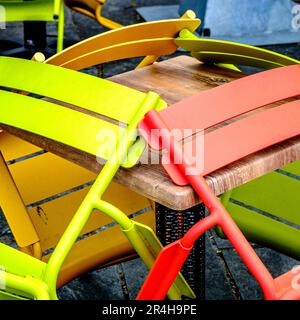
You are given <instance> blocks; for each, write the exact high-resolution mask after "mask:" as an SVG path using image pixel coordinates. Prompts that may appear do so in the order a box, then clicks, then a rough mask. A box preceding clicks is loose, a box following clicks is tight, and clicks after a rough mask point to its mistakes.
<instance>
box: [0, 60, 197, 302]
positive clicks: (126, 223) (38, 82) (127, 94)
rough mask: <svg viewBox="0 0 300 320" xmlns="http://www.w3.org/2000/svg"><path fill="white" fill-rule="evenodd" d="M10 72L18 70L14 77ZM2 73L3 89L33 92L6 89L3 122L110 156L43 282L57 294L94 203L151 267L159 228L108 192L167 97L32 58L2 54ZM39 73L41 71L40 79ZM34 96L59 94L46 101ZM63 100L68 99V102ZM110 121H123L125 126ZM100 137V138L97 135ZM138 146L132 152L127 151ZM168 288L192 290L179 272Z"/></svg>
mask: <svg viewBox="0 0 300 320" xmlns="http://www.w3.org/2000/svg"><path fill="white" fill-rule="evenodd" d="M12 70H15V71H14V74H13V75H12V73H13V72H12ZM0 74H1V76H0V86H1V87H2V88H3V89H9V90H11V89H14V90H18V92H20V91H21V92H23V91H26V92H29V93H32V94H34V96H29V95H22V94H19V93H16V92H11V91H5V90H3V89H2V90H0V99H1V101H2V102H3V103H2V105H3V108H2V109H1V113H0V118H1V120H0V121H1V123H2V124H4V125H5V124H6V125H9V126H13V127H16V128H19V129H23V130H25V131H29V132H31V133H35V134H38V135H41V136H43V137H44V138H48V139H52V140H55V141H57V142H60V143H62V144H65V145H68V146H71V147H73V148H75V149H79V150H81V151H84V152H87V153H89V154H91V155H95V156H98V157H100V158H102V159H106V160H107V162H106V164H105V166H104V168H103V169H102V170H101V172H100V174H99V176H98V178H97V179H96V181H95V183H94V184H93V186H92V187H91V189H90V191H89V193H88V195H87V196H86V198H85V199H84V200H83V202H82V204H81V205H80V208H79V209H78V211H77V213H76V214H75V215H74V217H73V219H72V221H71V222H70V224H69V226H68V228H67V230H66V231H65V233H64V234H63V236H62V238H61V240H60V241H59V243H58V244H57V246H56V248H55V250H54V252H53V253H52V255H51V257H50V260H49V262H48V263H47V265H46V267H45V273H44V274H43V279H42V280H43V281H44V282H45V283H46V284H47V285H48V288H49V294H50V296H51V298H55V297H56V281H57V277H58V274H59V270H60V269H61V266H62V264H63V262H64V260H65V258H66V256H67V255H68V253H69V252H70V250H71V248H72V246H73V244H74V243H75V241H76V239H77V238H78V236H79V234H80V232H81V231H82V229H83V227H84V226H85V224H86V222H87V220H88V219H89V217H90V215H91V213H92V212H93V210H94V209H97V210H99V211H100V212H103V213H105V214H107V215H108V216H110V217H111V218H112V219H114V220H115V221H116V222H117V223H118V224H119V225H120V226H121V228H122V231H123V232H124V234H125V235H126V236H127V238H128V239H129V241H130V242H131V244H132V246H133V247H134V248H135V249H136V251H137V253H138V254H139V255H140V256H141V258H142V259H143V260H144V262H145V264H146V265H147V266H148V267H149V268H150V266H151V265H152V264H153V262H154V260H155V257H156V255H157V254H158V252H159V251H160V250H161V244H160V242H159V241H158V239H157V237H156V236H155V234H154V232H153V231H152V230H151V229H150V228H148V227H147V226H144V225H142V224H139V223H137V222H135V221H132V220H130V219H129V218H128V217H127V216H126V215H125V214H124V213H123V212H121V211H120V210H119V209H117V208H116V207H114V206H113V205H111V204H109V203H108V202H106V201H104V200H103V199H102V196H103V194H104V192H105V191H106V189H107V187H108V186H109V184H110V183H111V181H112V179H113V177H114V175H115V174H116V172H117V170H118V169H119V167H120V166H121V165H124V166H126V167H128V166H132V165H134V164H135V163H136V161H137V160H138V158H139V155H140V153H141V152H142V151H143V148H144V143H143V142H142V140H136V127H137V124H138V122H139V121H140V120H141V119H142V117H143V115H144V114H145V113H146V112H147V111H149V110H150V109H152V108H158V109H161V108H163V107H165V103H164V102H163V101H162V100H161V99H160V98H159V96H158V95H156V94H154V93H148V94H144V93H141V92H139V91H136V90H133V89H130V88H126V87H123V86H121V85H118V84H115V83H112V82H110V81H106V80H102V79H99V78H96V77H92V76H89V75H86V74H82V73H78V72H74V71H71V70H68V69H64V68H59V67H55V66H51V65H45V64H40V63H37V62H33V61H24V60H21V59H12V58H3V57H2V58H0ZM36 75H39V76H38V78H37V77H36ZM70 84H71V85H70ZM74 88H75V90H74ZM36 95H38V96H43V97H47V98H51V99H54V100H52V101H45V100H41V99H39V98H37V97H36ZM57 102H63V103H64V106H61V105H58V104H57ZM12 108H13V110H12ZM74 109H75V110H74ZM100 116H101V117H100ZM109 120H110V121H111V120H119V121H121V122H122V123H123V124H127V127H126V126H119V125H118V124H116V123H112V122H109ZM68 124H71V125H68ZM99 136H100V138H102V139H101V140H100V141H99V140H98V141H97V137H99ZM103 138H105V139H103ZM133 146H134V148H133V149H134V152H133V153H132V155H131V154H130V152H129V150H130V148H131V147H133ZM128 157H129V161H127V158H128ZM123 161H125V163H124V162H123ZM0 262H1V261H0ZM169 294H170V296H171V297H173V298H179V297H180V296H181V295H182V294H184V295H186V296H193V293H192V291H191V289H190V288H189V287H188V285H187V284H186V282H185V280H184V279H183V278H182V276H181V275H179V276H178V278H177V280H176V283H175V285H174V287H173V288H172V289H171V290H170V293H169Z"/></svg>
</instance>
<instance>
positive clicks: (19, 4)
mask: <svg viewBox="0 0 300 320" xmlns="http://www.w3.org/2000/svg"><path fill="white" fill-rule="evenodd" d="M0 6H2V7H3V8H4V11H5V15H4V17H5V22H17V21H23V22H28V21H44V22H57V24H58V30H57V52H59V51H61V50H62V49H63V41H64V2H63V1H62V0H27V1H26V0H24V1H23V0H0Z"/></svg>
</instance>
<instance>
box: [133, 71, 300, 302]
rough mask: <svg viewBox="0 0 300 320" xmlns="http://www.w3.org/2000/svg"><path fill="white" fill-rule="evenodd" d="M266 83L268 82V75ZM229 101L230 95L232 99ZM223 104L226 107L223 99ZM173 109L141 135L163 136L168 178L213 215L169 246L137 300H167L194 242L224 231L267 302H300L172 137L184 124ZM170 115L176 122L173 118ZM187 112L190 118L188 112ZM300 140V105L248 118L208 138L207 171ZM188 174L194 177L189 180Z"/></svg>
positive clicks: (154, 116) (154, 115) (287, 278)
mask: <svg viewBox="0 0 300 320" xmlns="http://www.w3.org/2000/svg"><path fill="white" fill-rule="evenodd" d="M289 68H290V67H286V68H284V69H285V70H287V69H289ZM298 68H299V67H298ZM282 70H283V69H282ZM285 70H284V71H285ZM298 70H300V69H298ZM280 74H281V75H282V73H279V74H276V76H277V78H274V79H273V82H276V83H278V81H279V80H278V77H280ZM262 78H264V75H263V77H262ZM241 81H242V80H238V81H236V82H235V83H234V87H235V88H237V87H238V83H240V82H241ZM284 81H285V79H281V82H283V83H284ZM224 87H225V86H224ZM226 87H227V90H228V91H230V92H231V94H233V93H232V91H231V87H230V84H228V85H226ZM235 93H236V92H235ZM260 94H261V95H263V92H260ZM198 98H199V97H198ZM200 98H201V97H200ZM228 98H229V96H228V93H227V99H228ZM218 99H219V103H221V104H222V100H223V99H222V97H219V98H218ZM200 100H201V99H200ZM232 100H234V96H232ZM224 101H225V100H224ZM225 104H226V102H225ZM176 108H177V107H176ZM172 109H173V106H172V107H170V108H169V109H167V110H166V111H163V112H164V117H161V114H162V113H163V112H160V113H158V112H153V111H150V112H149V113H148V114H147V115H146V117H145V119H144V120H143V121H142V123H141V124H140V128H141V129H143V130H141V134H142V135H144V137H145V138H146V139H148V138H149V137H150V136H151V131H152V129H160V132H158V131H156V132H157V133H158V134H159V137H160V140H161V143H163V144H162V145H161V147H163V148H165V149H166V150H167V152H168V159H169V160H170V161H171V163H169V164H167V166H166V168H167V170H168V172H169V171H170V168H172V170H173V171H174V174H171V177H172V178H173V176H174V177H175V178H174V180H175V182H177V181H181V182H182V183H183V182H184V183H188V184H190V185H191V186H192V187H193V188H194V190H195V192H196V193H197V194H198V195H199V197H200V198H201V200H202V201H203V203H204V204H205V205H206V207H207V208H208V210H209V212H210V215H209V216H208V217H206V218H205V219H204V220H202V221H200V222H198V223H197V224H195V225H194V226H193V227H192V228H191V229H190V230H189V231H188V232H187V233H186V234H185V236H184V237H183V238H181V239H180V240H178V241H176V242H174V243H172V244H170V245H168V246H166V247H165V248H164V249H163V250H162V251H161V253H160V255H159V257H158V258H157V261H156V262H155V264H154V266H153V268H152V269H151V271H150V274H149V276H148V277H147V279H146V281H145V283H144V285H143V287H142V289H141V291H140V293H139V295H138V297H137V299H140V300H145V299H158V300H159V299H163V298H164V297H165V295H166V293H167V291H168V289H169V287H170V285H171V284H172V283H173V281H174V279H175V277H176V275H177V274H178V272H179V271H180V269H181V267H182V265H183V263H184V262H185V260H186V258H187V256H188V254H189V252H190V250H191V249H192V247H193V245H194V242H195V241H196V240H197V239H198V238H199V237H200V236H201V235H202V234H203V233H204V232H205V231H207V230H208V229H210V228H212V227H213V226H215V225H219V226H220V227H221V228H222V229H223V230H224V232H225V234H226V236H227V237H228V239H229V240H230V241H231V243H232V244H233V246H234V248H235V249H236V250H237V252H238V254H239V255H240V257H241V258H242V260H243V261H244V263H245V264H246V266H247V267H248V269H249V270H250V272H251V273H252V275H253V276H254V277H255V278H256V280H257V281H258V283H259V284H260V286H261V288H262V290H263V293H264V296H265V298H266V299H287V298H293V299H300V290H299V289H297V288H296V289H295V287H294V288H293V286H292V275H293V274H292V273H291V272H288V273H286V274H284V275H282V276H280V277H278V278H276V279H273V277H272V275H271V274H270V272H269V271H268V269H267V268H266V267H265V265H264V264H263V262H262V261H261V260H260V258H259V257H258V256H257V254H256V253H255V251H254V250H253V248H252V247H251V245H250V244H249V243H248V241H247V240H246V238H245V237H244V236H243V234H242V232H241V231H240V230H239V228H238V227H237V225H236V224H235V223H234V221H233V220H232V219H231V217H230V215H229V214H228V212H227V211H226V209H225V208H224V206H223V205H222V204H221V202H220V200H219V199H218V198H217V197H216V196H215V194H214V193H213V191H212V190H211V189H210V187H209V186H208V184H207V183H206V180H205V178H204V177H203V173H199V172H198V171H197V168H196V165H195V162H194V160H193V159H191V157H190V156H191V155H190V154H188V153H187V152H185V149H184V148H183V145H182V143H180V142H179V141H178V140H177V139H176V138H174V137H173V136H172V132H171V131H172V128H173V127H171V126H173V125H174V117H177V122H178V123H180V122H181V120H182V119H180V116H181V114H182V112H181V111H180V113H179V114H177V115H176V112H175V113H174V112H173V111H174V110H172ZM177 110H178V109H177ZM168 111H169V112H170V114H172V115H173V117H171V116H167V112H168ZM184 111H185V112H186V110H184ZM206 115H207V117H210V114H209V113H206ZM193 116H194V117H195V118H196V119H198V120H199V119H203V118H205V117H204V116H203V113H202V110H200V109H198V114H196V113H194V114H193ZM191 122H192V123H195V121H194V119H193V120H191ZM191 122H190V123H191ZM220 122H222V121H220ZM185 125H187V124H186V123H185V124H184V126H185ZM187 128H189V127H187ZM299 134H300V101H294V102H289V103H287V104H285V105H282V106H277V107H275V108H273V109H268V110H263V111H261V112H259V113H257V114H255V115H251V116H250V117H248V118H244V119H241V120H238V121H237V122H234V123H232V124H230V125H228V126H226V127H222V128H219V129H217V130H216V131H214V132H211V133H209V134H207V135H206V136H207V137H206V136H205V139H204V141H205V153H206V151H208V153H209V152H210V151H209V150H212V151H211V152H210V154H208V156H206V158H205V161H207V162H208V163H209V165H208V166H205V172H206V173H209V172H210V170H214V168H218V167H219V166H220V165H221V166H223V165H225V164H227V162H229V163H230V162H232V161H235V160H238V159H240V158H241V157H244V156H246V155H248V154H251V153H253V152H256V151H258V150H261V149H263V148H265V147H267V146H270V145H273V144H275V143H278V142H280V141H283V140H285V139H288V138H291V137H294V136H296V135H299ZM157 142H158V137H157V136H156V139H155V138H154V139H153V140H149V141H148V143H149V144H150V146H151V147H152V144H154V145H156V146H157V145H158V143H157ZM229 143H230V144H231V145H230V148H228V146H229ZM232 144H233V145H232ZM218 148H220V149H218ZM224 148H226V149H224ZM215 158H220V159H221V160H217V161H215ZM174 159H181V162H180V163H175V161H174ZM211 162H212V164H210V163H211ZM191 168H192V169H193V171H192V172H191V170H190V169H191ZM188 169H189V170H190V173H189V174H186V172H187V170H188Z"/></svg>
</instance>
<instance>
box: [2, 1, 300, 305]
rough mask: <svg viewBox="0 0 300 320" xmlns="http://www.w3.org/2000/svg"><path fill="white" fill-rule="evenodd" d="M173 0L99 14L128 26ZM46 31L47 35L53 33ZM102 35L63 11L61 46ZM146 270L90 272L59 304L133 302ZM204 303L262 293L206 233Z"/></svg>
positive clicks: (274, 267) (282, 260)
mask: <svg viewBox="0 0 300 320" xmlns="http://www.w3.org/2000/svg"><path fill="white" fill-rule="evenodd" d="M176 3H178V1H172V0H164V1H162V0H155V1H154V0H152V1H151V0H136V1H130V0H107V5H106V7H105V10H104V11H103V14H104V15H106V16H108V17H111V18H112V19H114V20H116V21H118V22H120V23H123V24H132V23H136V22H140V21H142V20H141V18H140V17H139V16H138V15H137V14H136V11H135V7H136V6H137V5H138V6H140V5H155V4H176ZM53 28H54V26H50V27H49V30H48V32H49V33H52V32H53ZM103 31H105V28H103V27H101V26H99V24H98V23H96V22H95V21H93V20H91V19H89V18H87V17H85V16H82V15H80V14H77V13H75V12H71V11H70V10H68V9H66V36H65V39H66V43H67V44H70V43H73V42H77V41H79V40H83V39H85V38H87V37H90V36H92V35H95V34H98V33H100V32H103ZM5 38H6V39H14V40H18V39H19V41H22V24H20V23H16V24H10V25H9V26H8V29H7V30H5V31H3V30H1V31H0V39H5ZM269 48H270V49H273V50H276V51H278V52H280V53H284V54H287V55H289V56H292V57H294V58H298V59H300V50H299V46H298V45H296V44H294V45H284V46H280V45H278V46H270V47H269ZM136 63H137V60H136V59H131V60H128V61H124V62H114V63H108V64H105V65H104V67H103V70H102V69H100V67H95V68H91V69H89V70H88V72H89V73H91V74H93V75H100V74H101V73H102V74H103V75H104V77H110V76H112V75H114V74H119V73H122V72H125V71H128V70H131V69H133V67H134V66H135V65H136ZM0 241H1V242H4V243H7V244H9V245H12V246H15V243H14V241H13V238H12V236H11V232H10V230H9V228H8V226H7V224H6V222H5V219H4V217H3V215H2V214H1V216H0ZM255 250H256V251H257V253H258V255H259V256H260V257H261V259H262V260H263V261H264V262H265V263H266V265H267V266H268V267H269V268H270V270H271V272H272V273H273V275H274V276H277V275H278V274H281V273H283V272H285V271H287V270H289V269H290V268H291V267H293V266H295V265H297V264H299V262H298V261H295V260H293V259H290V258H288V257H286V256H283V255H281V254H278V253H276V252H274V251H272V250H270V249H266V248H261V247H258V246H255ZM146 273H147V272H146V268H145V266H144V265H143V263H142V262H141V261H140V260H139V259H135V260H133V261H129V262H127V263H122V264H119V265H116V266H113V267H109V268H105V269H101V270H97V271H94V272H90V273H88V274H86V275H84V276H82V277H79V278H78V279H76V280H74V281H72V282H71V283H69V284H68V285H66V286H65V287H64V288H62V289H61V290H59V296H60V297H61V298H62V299H97V300H99V299H102V300H108V299H124V300H126V299H133V298H134V297H135V296H136V294H137V292H138V291H139V288H140V287H141V284H142V283H143V280H144V279H145V276H146ZM206 298H207V299H211V300H213V299H217V300H233V299H261V298H262V293H261V290H260V289H259V287H258V285H257V283H256V282H255V281H254V280H253V278H251V276H250V274H249V272H248V270H247V269H246V268H245V266H244V265H243V264H242V263H241V261H240V259H239V257H238V256H237V253H236V252H235V250H234V249H233V248H232V246H231V245H230V244H229V243H228V241H224V240H221V239H220V238H218V237H217V236H216V235H215V233H214V231H211V232H209V233H207V241H206Z"/></svg>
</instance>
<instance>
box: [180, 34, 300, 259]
mask: <svg viewBox="0 0 300 320" xmlns="http://www.w3.org/2000/svg"><path fill="white" fill-rule="evenodd" d="M175 42H176V44H177V45H178V46H181V47H183V48H184V49H186V50H188V51H191V52H192V56H193V57H195V58H197V59H199V60H200V61H202V62H204V63H210V64H223V66H224V64H225V66H226V64H235V65H241V66H251V67H257V68H261V69H272V68H276V67H282V66H287V65H292V64H299V63H300V61H298V60H296V59H293V58H290V57H288V56H285V55H282V54H279V53H276V52H273V51H269V50H266V49H263V48H257V47H253V46H249V45H245V44H240V43H235V42H229V41H221V40H214V39H199V38H197V37H195V36H194V35H193V34H192V33H191V32H189V31H188V30H183V31H182V32H181V33H180V36H179V37H178V38H177V39H176V41H175ZM299 180H300V161H296V162H294V163H292V164H290V165H288V166H285V167H284V168H281V169H280V170H276V171H275V172H272V173H269V174H267V175H265V176H263V177H261V178H258V179H256V180H254V181H251V182H249V183H247V184H245V185H243V186H240V187H238V188H235V189H233V190H231V191H230V192H227V193H226V194H224V195H223V196H222V197H221V199H222V202H223V204H224V205H225V206H226V209H227V210H228V212H229V213H230V214H231V216H232V217H233V219H234V221H235V222H236V223H237V225H238V226H239V228H240V229H241V230H242V232H243V233H244V235H245V236H246V237H247V239H248V240H249V241H251V242H254V243H257V244H260V245H263V246H266V247H269V248H272V249H274V250H277V251H279V252H282V253H284V254H286V255H289V256H291V257H293V258H295V259H297V260H300V215H299V208H300V198H299V196H298V194H299V192H300V181H299ZM217 233H218V235H219V236H221V237H223V238H226V236H225V234H224V233H223V231H222V230H221V229H220V228H219V227H218V228H217Z"/></svg>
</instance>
